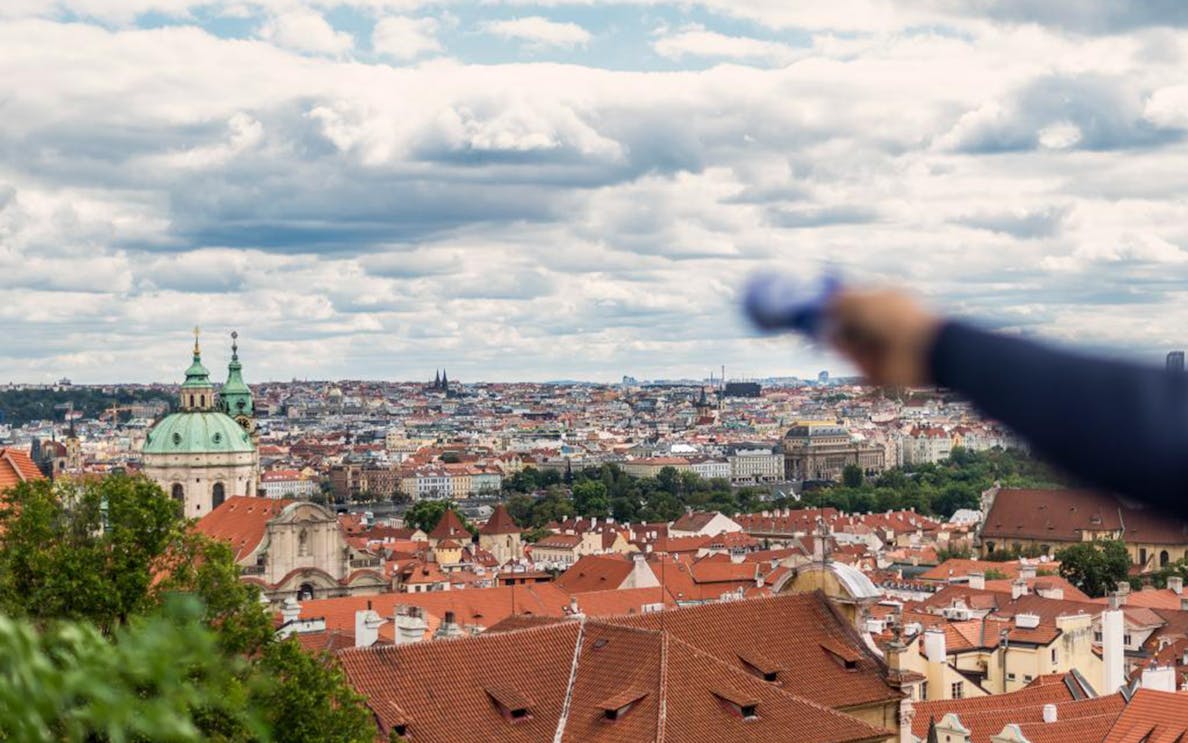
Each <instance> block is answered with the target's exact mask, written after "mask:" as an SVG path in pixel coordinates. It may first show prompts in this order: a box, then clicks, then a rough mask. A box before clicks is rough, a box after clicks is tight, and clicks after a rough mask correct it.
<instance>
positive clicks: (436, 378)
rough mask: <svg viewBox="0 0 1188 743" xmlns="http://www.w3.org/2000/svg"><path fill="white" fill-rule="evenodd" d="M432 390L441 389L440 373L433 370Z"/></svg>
mask: <svg viewBox="0 0 1188 743" xmlns="http://www.w3.org/2000/svg"><path fill="white" fill-rule="evenodd" d="M433 389H435V390H439V389H441V371H440V370H438V369H434V370H433Z"/></svg>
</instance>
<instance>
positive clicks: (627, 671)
mask: <svg viewBox="0 0 1188 743" xmlns="http://www.w3.org/2000/svg"><path fill="white" fill-rule="evenodd" d="M339 657H340V658H341V660H342V663H343V667H344V668H345V670H346V673H347V676H348V678H349V679H350V680H351V683H352V684H354V685H355V686H356V688H358V689H359V690H360V691H361V692H362V693H363V694H364V695H365V696H367V697H368V702H369V704H370V706H371V707H372V709H373V710H374V712H375V713H376V716H377V718H378V719H379V721H380V723H381V727H382V731H381V732H383V733H387V732H388V731H389V730H390V729H392V727H394V726H396V725H407V729H406V732H407V734H408V735H409V736H410V737H412V738H413V739H415V740H425V741H459V740H468V739H472V738H474V736H476V735H478V734H480V732H481V735H482V737H484V738H487V739H497V740H501V741H541V742H542V743H543V742H545V741H553V740H562V741H583V742H584V741H595V742H597V741H607V742H608V743H609V742H611V741H614V742H616V743H617V742H620V741H681V742H682V743H684V742H686V741H687V742H688V743H699V742H700V741H707V742H708V741H715V742H716V741H721V740H731V741H735V740H738V741H770V740H779V739H791V738H790V736H794V737H795V739H796V740H797V741H802V742H804V743H812V742H814V741H818V742H820V743H825V742H826V741H873V740H881V739H884V738H885V737H886V736H887V735H888V731H885V730H881V729H878V728H874V727H872V726H870V725H868V724H867V723H864V722H861V721H859V720H857V719H855V718H853V717H850V716H848V715H845V714H843V713H840V712H836V711H834V710H831V709H828V708H825V707H822V706H819V705H816V704H813V703H812V702H809V701H807V700H805V699H801V698H797V697H795V696H793V695H791V694H789V693H788V692H787V691H785V690H784V689H781V688H780V687H778V686H776V685H773V684H768V683H766V682H763V681H761V680H760V679H758V678H756V677H754V676H752V675H750V674H748V673H746V672H744V671H741V670H739V669H737V668H736V667H732V666H731V665H728V664H726V663H723V662H722V661H721V660H719V659H717V658H715V657H713V656H711V655H708V654H706V653H704V652H702V651H700V650H698V649H697V648H694V647H692V646H690V645H689V644H687V643H685V642H683V641H681V640H679V639H677V638H674V637H672V636H670V635H669V634H667V633H665V632H661V631H644V630H639V629H633V628H629V627H624V626H619V625H613V624H607V623H604V622H596V621H584V622H577V621H569V622H562V623H556V624H551V625H547V626H541V627H533V628H528V629H522V630H518V631H514V632H507V633H502V634H488V635H483V636H480V637H474V638H466V639H461V640H456V641H452V642H438V643H420V644H417V645H405V646H398V647H390V648H378V649H358V650H346V651H344V652H342V653H340V655H339ZM509 657H514V658H515V659H516V662H515V663H508V662H507V658H509ZM723 696H724V697H726V698H729V699H736V700H743V701H745V702H747V703H754V704H756V710H755V711H756V713H757V714H756V717H755V718H754V719H746V720H744V719H743V718H742V716H741V715H740V714H739V713H738V712H736V711H733V710H731V709H730V708H729V705H728V704H727V703H725V702H724V701H723V699H722V697H723ZM500 702H502V706H503V707H504V708H505V709H506V708H509V707H510V708H515V707H522V708H524V709H526V710H527V714H526V715H525V716H524V717H522V718H521V719H518V720H513V719H509V717H508V716H507V715H506V714H505V713H504V712H503V710H501V704H500ZM627 705H630V706H629V707H628V706H627ZM563 710H564V711H565V714H564V716H562V711H563ZM608 710H617V711H619V713H620V714H619V715H618V719H615V720H610V719H608V717H607V711H608Z"/></svg>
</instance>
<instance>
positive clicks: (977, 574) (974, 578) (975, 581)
mask: <svg viewBox="0 0 1188 743" xmlns="http://www.w3.org/2000/svg"><path fill="white" fill-rule="evenodd" d="M969 587H970V588H976V589H977V590H979V591H981V590H984V589H985V588H986V574H985V573H983V572H982V571H981V570H973V571H970V574H969Z"/></svg>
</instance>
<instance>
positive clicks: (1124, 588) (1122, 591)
mask: <svg viewBox="0 0 1188 743" xmlns="http://www.w3.org/2000/svg"><path fill="white" fill-rule="evenodd" d="M1129 595H1130V581H1125V580H1120V581H1118V598H1119V599H1120V600H1121V601H1122V604H1123V605H1125V604H1126V597H1127V596H1129Z"/></svg>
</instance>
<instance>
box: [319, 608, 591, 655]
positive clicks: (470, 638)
mask: <svg viewBox="0 0 1188 743" xmlns="http://www.w3.org/2000/svg"><path fill="white" fill-rule="evenodd" d="M336 598H349V597H345V596H344V597H336ZM512 616H518V615H512ZM385 618H386V617H385ZM541 618H542V619H557V620H558V621H555V622H550V623H548V624H542V625H540V626H539V627H517V628H516V629H513V630H507V631H506V632H496V633H487V632H482V633H480V634H477V635H462V636H461V637H441V638H436V639H434V640H433V641H431V642H430V641H422V642H413V643H408V644H407V645H384V646H380V645H371V646H369V647H365V648H344V649H343V650H340V651H339V652H340V653H349V652H352V651H356V650H357V651H363V652H367V651H379V650H382V649H385V648H402V649H403V650H405V651H409V652H429V650H431V649H432V648H433V647H435V646H437V645H440V644H441V643H443V642H484V641H490V642H497V641H498V640H499V638H502V637H508V636H509V635H519V634H524V633H530V632H534V633H537V634H545V633H548V632H555V631H558V629H559V628H566V629H567V628H569V627H570V626H571V625H573V624H575V622H576V619H575V618H574V617H541ZM579 631H580V628H579Z"/></svg>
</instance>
